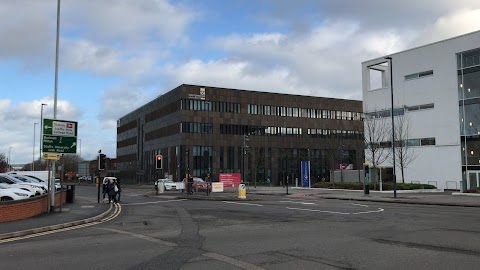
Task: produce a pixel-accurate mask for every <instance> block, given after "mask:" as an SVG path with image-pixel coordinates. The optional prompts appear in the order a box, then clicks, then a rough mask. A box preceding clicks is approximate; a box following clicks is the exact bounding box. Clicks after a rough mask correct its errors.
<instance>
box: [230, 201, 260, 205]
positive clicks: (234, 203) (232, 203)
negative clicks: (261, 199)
mask: <svg viewBox="0 0 480 270" xmlns="http://www.w3.org/2000/svg"><path fill="white" fill-rule="evenodd" d="M222 202H224V203H232V204H244V205H251V206H263V205H261V204H256V203H242V202H229V201H222Z"/></svg>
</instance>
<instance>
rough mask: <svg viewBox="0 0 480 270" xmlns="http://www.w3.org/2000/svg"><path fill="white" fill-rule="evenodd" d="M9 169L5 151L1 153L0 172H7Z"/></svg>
mask: <svg viewBox="0 0 480 270" xmlns="http://www.w3.org/2000/svg"><path fill="white" fill-rule="evenodd" d="M7 169H8V162H7V157H6V156H5V154H4V153H0V172H2V173H4V172H7Z"/></svg>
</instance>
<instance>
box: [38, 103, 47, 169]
mask: <svg viewBox="0 0 480 270" xmlns="http://www.w3.org/2000/svg"><path fill="white" fill-rule="evenodd" d="M43 106H47V104H45V103H42V108H41V109H40V141H39V142H40V153H39V157H38V160H42V139H43Z"/></svg>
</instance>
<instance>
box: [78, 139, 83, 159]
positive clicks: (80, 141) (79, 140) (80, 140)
mask: <svg viewBox="0 0 480 270" xmlns="http://www.w3.org/2000/svg"><path fill="white" fill-rule="evenodd" d="M78 142H79V143H80V154H79V157H82V139H78Z"/></svg>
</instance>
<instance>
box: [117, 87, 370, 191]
mask: <svg viewBox="0 0 480 270" xmlns="http://www.w3.org/2000/svg"><path fill="white" fill-rule="evenodd" d="M362 116H363V114H362V102H361V101H357V100H342V99H332V98H320V97H312V96H300V95H287V94H278V93H266V92H256V91H247V90H236V89H225V88H216V87H207V86H197V85H181V86H179V87H177V88H175V89H173V90H171V91H169V92H167V93H165V94H163V95H161V96H159V97H158V98H156V99H154V100H152V101H151V102H149V103H147V104H145V105H144V106H142V107H140V108H138V109H136V110H134V111H132V112H130V113H128V114H127V115H125V116H123V117H122V118H120V119H119V120H118V127H117V164H116V165H117V169H118V170H119V173H118V174H117V175H118V176H119V177H121V178H122V181H124V182H152V181H154V179H156V178H157V177H164V175H165V176H167V175H168V176H169V177H170V178H173V179H174V180H176V181H181V180H182V179H183V178H184V177H185V175H186V174H187V173H190V174H191V175H192V176H196V177H201V178H203V179H206V178H208V177H209V176H210V180H211V181H218V177H219V174H220V173H241V174H242V175H244V176H245V177H242V178H243V179H244V180H246V181H250V182H252V183H254V182H255V183H257V184H262V183H265V184H266V183H269V184H272V185H280V184H283V183H285V182H284V181H285V179H287V176H289V179H290V180H293V179H295V178H299V177H300V163H301V160H309V161H310V179H311V183H312V184H313V183H314V182H316V181H320V180H322V179H323V180H325V181H328V180H329V176H330V171H331V170H334V169H335V168H336V167H337V168H338V167H339V166H342V165H341V164H343V166H344V167H346V166H348V165H350V168H354V169H356V168H359V167H361V166H362V162H363V152H364V151H363V143H364V141H363V121H362ZM157 155H162V169H161V170H156V165H155V159H156V156H157ZM338 181H339V180H338ZM290 183H293V181H291V182H290Z"/></svg>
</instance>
